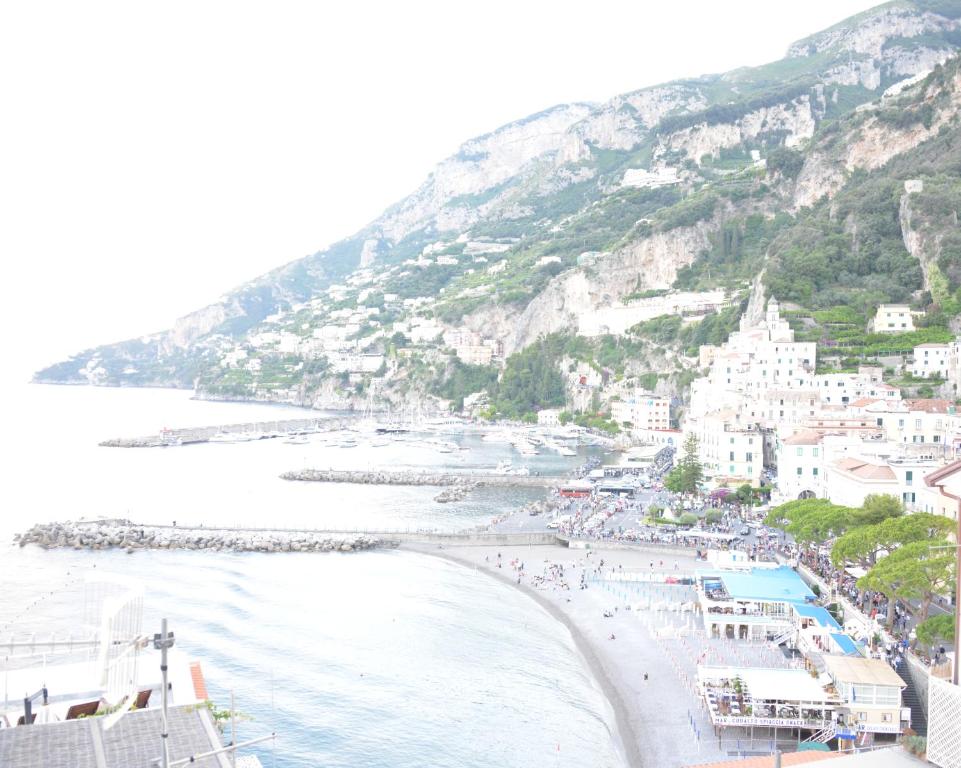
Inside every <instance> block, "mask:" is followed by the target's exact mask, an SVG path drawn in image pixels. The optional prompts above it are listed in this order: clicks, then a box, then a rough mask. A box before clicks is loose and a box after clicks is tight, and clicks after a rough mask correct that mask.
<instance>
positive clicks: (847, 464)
mask: <svg viewBox="0 0 961 768" xmlns="http://www.w3.org/2000/svg"><path fill="white" fill-rule="evenodd" d="M863 465H864V462H863V461H861V459H854V458H851V457H850V456H845V457H844V458H843V459H838V460H837V461H835V462H834V466H836V467H838V468H839V469H846V470H849V471H850V470H851V469H854V467H860V466H863Z"/></svg>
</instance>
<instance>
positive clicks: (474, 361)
mask: <svg viewBox="0 0 961 768" xmlns="http://www.w3.org/2000/svg"><path fill="white" fill-rule="evenodd" d="M454 353H455V354H456V355H457V359H458V360H460V361H461V362H462V363H466V364H467V365H490V362H491V359H492V358H493V357H494V350H493V348H492V347H490V346H486V345H484V344H471V345H468V346H465V347H457V348H455V349H454Z"/></svg>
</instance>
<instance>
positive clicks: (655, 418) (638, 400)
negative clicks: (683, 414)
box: [611, 392, 671, 429]
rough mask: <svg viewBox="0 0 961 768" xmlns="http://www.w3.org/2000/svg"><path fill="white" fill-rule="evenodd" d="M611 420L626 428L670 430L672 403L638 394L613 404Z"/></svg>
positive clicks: (662, 398) (665, 399)
mask: <svg viewBox="0 0 961 768" xmlns="http://www.w3.org/2000/svg"><path fill="white" fill-rule="evenodd" d="M611 419H613V420H614V421H616V422H617V423H618V424H620V425H621V426H624V427H631V428H636V429H668V428H669V427H670V426H671V401H670V400H668V399H667V398H666V397H656V396H654V395H648V394H644V393H640V392H638V393H635V394H634V395H632V396H631V397H629V398H627V399H625V400H618V401H615V402H613V403H611Z"/></svg>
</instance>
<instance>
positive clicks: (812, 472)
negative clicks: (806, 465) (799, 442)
mask: <svg viewBox="0 0 961 768" xmlns="http://www.w3.org/2000/svg"><path fill="white" fill-rule="evenodd" d="M811 474H812V475H814V476H815V477H817V476H818V468H817V467H814V469H812V470H811Z"/></svg>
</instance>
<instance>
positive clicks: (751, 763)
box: [686, 750, 841, 768]
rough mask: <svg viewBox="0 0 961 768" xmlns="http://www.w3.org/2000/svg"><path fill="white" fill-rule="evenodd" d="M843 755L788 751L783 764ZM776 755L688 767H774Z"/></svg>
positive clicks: (810, 751)
mask: <svg viewBox="0 0 961 768" xmlns="http://www.w3.org/2000/svg"><path fill="white" fill-rule="evenodd" d="M838 757H841V754H840V753H839V752H815V751H813V750H808V751H806V752H788V753H787V754H783V755H781V765H783V766H788V765H806V764H807V763H817V762H820V761H821V760H834V759H835V758H838ZM773 766H774V755H761V756H758V757H743V758H737V759H734V760H721V761H720V762H717V763H697V764H696V765H688V766H686V768H773Z"/></svg>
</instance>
